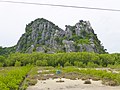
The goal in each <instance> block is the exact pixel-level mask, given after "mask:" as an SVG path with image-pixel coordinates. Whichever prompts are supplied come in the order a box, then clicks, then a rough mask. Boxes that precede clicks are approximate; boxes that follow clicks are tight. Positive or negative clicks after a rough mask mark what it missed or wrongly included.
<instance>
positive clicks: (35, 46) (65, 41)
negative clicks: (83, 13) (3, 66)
mask: <svg viewBox="0 0 120 90" xmlns="http://www.w3.org/2000/svg"><path fill="white" fill-rule="evenodd" d="M65 27H66V29H65V30H62V29H61V28H59V27H58V26H57V25H55V24H54V23H52V22H50V21H48V20H46V19H43V18H38V19H36V20H34V21H32V22H31V23H29V24H28V25H26V28H25V30H26V32H25V33H24V34H23V35H22V36H21V38H20V39H19V41H18V43H17V45H16V52H29V53H31V52H33V51H36V52H45V53H55V52H83V51H87V52H95V53H105V49H104V47H103V46H102V45H101V42H100V40H98V38H97V35H96V34H95V33H94V30H93V29H92V27H91V25H90V22H89V21H83V20H80V21H79V22H78V23H76V24H75V25H74V26H70V25H66V26H65Z"/></svg>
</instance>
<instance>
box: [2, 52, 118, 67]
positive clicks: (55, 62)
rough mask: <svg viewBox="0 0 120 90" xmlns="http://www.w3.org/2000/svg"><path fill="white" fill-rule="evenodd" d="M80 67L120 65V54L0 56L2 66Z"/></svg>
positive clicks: (75, 53)
mask: <svg viewBox="0 0 120 90" xmlns="http://www.w3.org/2000/svg"><path fill="white" fill-rule="evenodd" d="M27 64H32V65H37V66H53V67H56V66H62V67H64V66H78V67H99V66H101V67H107V66H108V65H118V64H120V54H117V53H115V54H97V53H90V52H71V53H54V54H47V53H31V54H28V53H26V54H25V53H12V54H9V55H8V56H7V57H5V56H0V66H26V65H27Z"/></svg>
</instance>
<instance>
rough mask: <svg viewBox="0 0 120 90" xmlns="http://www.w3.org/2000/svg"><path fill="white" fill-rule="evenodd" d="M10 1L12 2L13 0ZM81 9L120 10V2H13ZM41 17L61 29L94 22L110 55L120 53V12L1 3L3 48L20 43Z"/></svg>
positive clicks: (0, 25)
mask: <svg viewBox="0 0 120 90" xmlns="http://www.w3.org/2000/svg"><path fill="white" fill-rule="evenodd" d="M0 1H1V0H0ZM9 1H10V0H9ZM12 1H24V2H35V3H47V4H61V5H72V6H80V7H82V6H83V7H95V8H110V9H120V5H119V4H120V0H12ZM37 18H45V19H47V20H49V21H52V22H53V23H55V24H56V25H58V26H59V27H60V28H62V29H65V25H75V24H76V23H77V22H78V21H79V20H84V21H90V23H91V26H92V28H93V29H94V31H95V33H96V34H97V36H98V39H99V40H100V41H101V42H102V44H103V46H104V47H105V48H106V49H107V51H108V52H109V53H120V12H111V11H100V10H90V9H89V10H88V9H78V8H63V7H50V6H39V5H26V4H12V3H5V2H0V46H2V47H10V46H14V45H16V44H17V42H18V40H19V38H20V37H21V35H22V34H23V33H25V27H26V24H28V23H30V22H31V21H34V20H35V19H37Z"/></svg>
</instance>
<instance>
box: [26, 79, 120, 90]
mask: <svg viewBox="0 0 120 90" xmlns="http://www.w3.org/2000/svg"><path fill="white" fill-rule="evenodd" d="M62 80H64V82H61V83H60V82H56V81H58V79H54V80H52V79H49V80H44V81H42V80H38V83H37V84H36V85H35V86H30V87H28V88H27V90H120V86H115V87H112V86H105V85H102V84H101V81H91V82H92V84H84V81H82V80H70V79H62Z"/></svg>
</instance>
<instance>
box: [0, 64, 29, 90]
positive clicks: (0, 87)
mask: <svg viewBox="0 0 120 90" xmlns="http://www.w3.org/2000/svg"><path fill="white" fill-rule="evenodd" d="M30 69H31V67H30V66H25V67H16V68H14V67H12V68H4V69H1V70H0V90H18V89H19V87H20V85H21V83H22V82H23V80H24V78H25V77H26V75H27V73H28V72H29V71H30Z"/></svg>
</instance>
